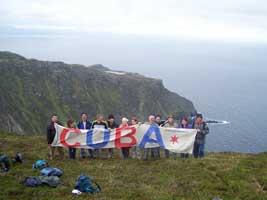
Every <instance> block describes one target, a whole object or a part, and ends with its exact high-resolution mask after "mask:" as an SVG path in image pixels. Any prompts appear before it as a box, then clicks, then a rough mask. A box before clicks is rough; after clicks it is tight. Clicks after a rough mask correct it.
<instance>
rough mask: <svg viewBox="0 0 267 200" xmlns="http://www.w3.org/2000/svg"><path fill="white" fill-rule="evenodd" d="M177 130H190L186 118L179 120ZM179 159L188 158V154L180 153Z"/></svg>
mask: <svg viewBox="0 0 267 200" xmlns="http://www.w3.org/2000/svg"><path fill="white" fill-rule="evenodd" d="M179 128H192V125H191V124H189V123H188V118H187V117H183V118H182V120H181V124H180V125H179ZM181 158H189V154H188V153H181Z"/></svg>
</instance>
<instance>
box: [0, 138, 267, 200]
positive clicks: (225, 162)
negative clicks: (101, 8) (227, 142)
mask: <svg viewBox="0 0 267 200" xmlns="http://www.w3.org/2000/svg"><path fill="white" fill-rule="evenodd" d="M16 151H19V152H22V153H24V156H25V157H26V162H25V164H23V165H17V166H15V167H12V169H11V170H10V172H9V173H7V174H0V191H1V192H0V199H65V200H66V199H73V198H76V197H74V196H72V194H71V190H72V188H73V185H74V182H75V179H76V177H77V176H78V175H79V174H81V173H84V174H87V175H90V176H92V177H94V178H96V180H97V181H98V182H99V184H100V185H101V186H102V189H103V192H102V193H100V194H97V195H90V194H82V195H81V196H79V197H77V198H79V199H142V200H145V199H203V200H208V199H212V198H214V197H220V198H223V199H224V200H225V199H258V200H260V199H267V169H266V166H267V156H266V154H259V155H245V154H232V153H227V154H223V153H221V154H209V155H208V156H207V157H206V158H205V159H204V160H194V159H188V160H184V161H183V160H181V159H178V160H173V159H169V160H166V159H160V160H151V161H139V160H121V159H119V158H115V159H113V160H95V161H89V160H87V159H86V160H80V159H78V160H76V161H69V160H68V159H67V158H66V159H65V160H63V161H56V160H54V161H51V162H50V164H51V165H52V166H54V167H58V168H60V169H62V170H64V173H65V174H64V175H63V177H62V178H61V180H62V184H61V185H60V186H59V187H57V188H49V187H46V186H42V187H38V188H30V187H24V186H23V185H22V184H21V181H22V180H23V179H24V177H25V176H32V175H39V173H38V171H32V169H31V166H32V164H33V162H34V161H35V160H37V159H46V158H47V146H46V143H45V138H44V137H40V136H19V135H15V134H4V133H2V134H0V152H1V153H6V154H8V155H9V156H13V155H14V154H15V152H16ZM66 155H67V154H66Z"/></svg>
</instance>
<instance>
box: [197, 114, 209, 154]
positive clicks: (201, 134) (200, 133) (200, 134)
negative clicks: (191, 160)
mask: <svg viewBox="0 0 267 200" xmlns="http://www.w3.org/2000/svg"><path fill="white" fill-rule="evenodd" d="M193 128H194V129H197V134H196V139H195V143H194V150H193V155H194V157H195V158H203V157H204V147H205V137H206V135H207V134H208V133H209V127H208V126H207V123H206V122H205V121H204V120H203V116H202V114H200V113H199V114H197V115H196V120H195V122H194V127H193Z"/></svg>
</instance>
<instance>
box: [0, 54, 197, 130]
mask: <svg viewBox="0 0 267 200" xmlns="http://www.w3.org/2000/svg"><path fill="white" fill-rule="evenodd" d="M0 74H1V76H0V129H2V130H5V131H9V132H16V133H33V134H39V133H44V132H45V130H46V124H47V122H48V120H49V118H50V115H51V114H52V113H57V114H58V115H59V117H60V121H62V122H65V121H66V120H67V119H68V118H74V119H78V118H79V114H80V113H81V112H87V113H88V115H89V117H90V119H92V118H94V117H95V115H96V113H102V114H104V115H108V114H109V113H113V114H114V115H115V116H116V117H117V118H120V117H122V116H126V117H131V116H136V117H138V118H139V119H141V120H144V119H145V118H146V117H147V115H149V114H151V113H155V114H157V113H160V114H161V115H162V116H167V115H168V114H174V115H176V116H181V115H183V114H189V113H190V112H192V111H194V110H195V109H194V106H193V104H192V103H191V102H190V101H189V100H187V99H185V98H183V97H181V96H179V95H177V94H175V93H173V92H170V91H169V90H167V89H166V88H164V86H163V83H162V81H161V80H158V79H153V78H147V77H145V76H142V75H139V74H135V73H127V72H116V71H112V70H110V69H108V68H106V67H103V66H102V65H93V66H89V67H86V66H82V65H71V64H65V63H63V62H48V61H38V60H35V59H26V58H24V57H22V56H20V55H17V54H14V53H10V52H0Z"/></svg>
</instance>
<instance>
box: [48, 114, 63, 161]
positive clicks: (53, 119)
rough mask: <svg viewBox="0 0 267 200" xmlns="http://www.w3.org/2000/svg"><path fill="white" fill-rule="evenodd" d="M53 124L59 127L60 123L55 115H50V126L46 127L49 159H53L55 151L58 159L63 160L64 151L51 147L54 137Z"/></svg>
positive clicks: (60, 148)
mask: <svg viewBox="0 0 267 200" xmlns="http://www.w3.org/2000/svg"><path fill="white" fill-rule="evenodd" d="M55 124H59V125H61V123H59V122H58V116H57V114H52V115H51V121H50V124H49V125H48V126H47V143H48V147H49V159H50V160H53V159H54V155H55V150H56V149H57V151H58V153H59V157H60V159H63V158H64V149H63V148H62V147H54V146H52V145H51V144H52V142H53V140H54V138H55V135H56V129H55Z"/></svg>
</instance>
